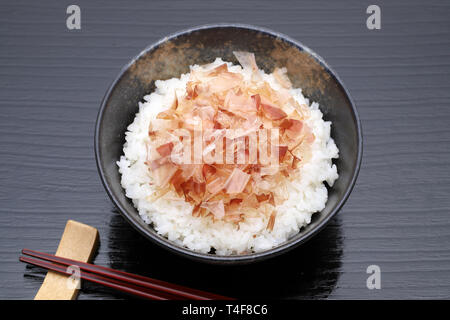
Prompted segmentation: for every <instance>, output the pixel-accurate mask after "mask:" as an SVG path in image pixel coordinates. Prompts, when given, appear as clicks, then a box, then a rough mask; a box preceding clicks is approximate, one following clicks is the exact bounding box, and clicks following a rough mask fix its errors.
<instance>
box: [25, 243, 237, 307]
mask: <svg viewBox="0 0 450 320" xmlns="http://www.w3.org/2000/svg"><path fill="white" fill-rule="evenodd" d="M22 254H24V255H26V256H31V257H33V258H30V257H25V256H21V257H20V258H19V261H21V262H25V263H29V264H32V265H35V266H38V267H42V268H45V269H48V270H52V271H55V272H58V273H61V274H65V275H72V272H71V270H70V269H68V267H69V266H78V267H79V269H80V278H81V279H83V280H87V281H91V282H95V283H97V284H101V285H104V286H106V287H109V288H112V289H116V290H119V291H122V292H125V293H128V294H132V295H136V296H139V297H141V298H146V299H151V300H185V299H189V300H232V298H229V297H224V296H221V295H217V294H213V293H209V292H205V291H200V290H196V289H191V288H187V287H183V286H180V285H176V284H172V283H168V282H164V281H161V280H156V279H152V278H147V277H143V276H139V275H135V274H132V273H128V272H123V271H118V270H114V269H110V268H106V267H102V266H97V265H95V264H90V263H85V262H81V261H76V260H72V259H67V258H61V257H57V256H55V255H52V254H48V253H44V252H39V251H34V250H29V249H23V250H22Z"/></svg>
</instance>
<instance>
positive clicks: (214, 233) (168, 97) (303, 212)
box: [117, 58, 339, 255]
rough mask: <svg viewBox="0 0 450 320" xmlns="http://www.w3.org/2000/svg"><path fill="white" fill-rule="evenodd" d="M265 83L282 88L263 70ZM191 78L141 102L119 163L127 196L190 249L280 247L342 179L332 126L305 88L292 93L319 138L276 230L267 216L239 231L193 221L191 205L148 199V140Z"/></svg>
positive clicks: (223, 251)
mask: <svg viewBox="0 0 450 320" xmlns="http://www.w3.org/2000/svg"><path fill="white" fill-rule="evenodd" d="M223 63H224V61H222V59H220V58H217V59H216V60H215V61H214V63H212V64H210V65H208V66H205V67H203V68H205V69H206V68H208V69H209V68H214V67H216V66H218V65H220V64H223ZM227 64H228V69H229V71H231V72H239V73H241V74H242V75H243V76H244V78H245V79H249V78H250V74H249V73H248V72H247V70H244V69H242V68H241V67H240V66H236V65H232V64H231V63H229V62H228V63H227ZM197 68H202V67H201V66H197V65H194V66H191V69H197ZM259 72H260V73H261V75H262V77H263V79H264V80H265V81H267V82H269V84H270V85H271V86H272V88H273V89H275V90H277V89H278V88H279V87H278V84H277V82H276V81H275V79H274V77H273V76H272V75H268V74H266V73H264V71H262V70H260V71H259ZM188 79H189V74H183V75H181V77H180V78H178V79H177V78H172V79H169V80H165V81H160V80H158V81H156V82H155V85H156V90H155V92H153V93H152V94H150V95H147V96H145V97H144V100H145V102H143V103H139V112H138V113H137V114H136V117H135V119H134V121H133V123H132V124H130V125H129V126H128V131H127V132H126V142H125V144H124V148H123V151H124V155H123V156H122V157H121V158H120V161H118V162H117V165H118V166H119V172H120V173H121V174H122V181H121V183H122V187H123V188H124V189H125V191H126V196H127V197H128V198H130V199H131V200H132V201H133V204H134V206H135V207H136V208H137V210H138V212H139V215H140V216H141V218H142V219H143V220H144V221H145V222H146V223H148V224H153V227H154V229H155V230H156V231H157V232H158V233H159V234H161V235H163V236H165V237H167V238H168V239H169V240H170V241H174V242H176V243H178V244H180V245H182V246H185V247H187V248H189V249H191V250H194V251H198V252H203V253H207V252H210V250H211V249H212V248H214V249H215V250H216V254H219V255H231V254H239V253H242V252H258V251H263V250H267V249H270V248H272V247H275V246H277V245H279V244H281V243H283V242H284V241H286V240H287V239H289V238H290V237H292V236H293V235H295V234H297V233H298V232H299V231H300V229H301V228H302V227H303V226H305V225H307V224H308V223H310V222H311V216H312V214H313V213H314V212H318V211H320V210H322V209H323V208H324V207H325V204H326V201H327V198H328V193H327V189H326V187H325V185H324V183H323V182H324V181H326V182H327V183H328V185H330V186H332V185H333V183H334V181H335V180H336V179H337V178H338V173H337V168H336V166H335V165H334V164H332V158H337V157H338V152H339V150H338V148H337V147H336V144H335V143H334V141H333V139H332V138H331V137H330V127H331V122H329V121H324V120H323V119H322V112H321V111H320V110H319V105H318V104H317V103H315V102H313V103H311V105H310V104H309V101H308V99H306V98H305V97H304V96H303V95H302V91H301V89H291V94H292V95H293V97H294V98H295V99H296V100H297V102H298V103H300V104H306V105H308V106H309V108H310V110H311V114H310V117H309V118H308V119H306V123H307V124H308V126H309V127H311V128H312V130H313V133H314V136H315V140H314V142H313V145H312V158H311V160H310V161H309V162H308V163H305V164H304V165H303V167H302V168H301V170H302V171H301V178H300V179H299V180H296V181H293V182H290V183H289V184H288V190H289V199H288V200H287V201H285V202H284V203H283V204H282V205H279V206H278V207H277V216H276V219H275V225H274V228H273V230H272V231H268V230H267V229H266V226H267V222H268V221H267V220H268V219H267V218H266V217H263V215H261V217H258V218H247V219H246V220H245V221H244V222H241V223H240V224H239V228H238V227H237V226H236V225H235V224H233V223H229V222H224V221H213V220H212V219H211V218H210V217H206V218H198V217H193V216H192V215H191V213H192V205H191V204H189V203H187V202H184V201H180V200H175V199H176V197H175V196H174V197H173V198H172V200H169V199H166V198H164V197H163V198H160V199H158V200H156V201H153V202H152V201H149V200H148V197H149V195H151V194H153V193H154V191H155V190H154V187H153V186H151V185H150V184H149V183H150V182H151V177H150V176H149V174H148V169H147V166H146V165H145V164H144V162H145V161H146V156H147V152H146V143H147V142H148V127H149V123H150V121H151V120H152V119H155V118H156V116H157V114H158V113H159V112H161V111H163V110H166V109H168V108H169V107H170V106H171V105H172V103H173V100H174V97H175V91H177V92H178V93H179V94H184V93H185V88H186V83H187V81H188Z"/></svg>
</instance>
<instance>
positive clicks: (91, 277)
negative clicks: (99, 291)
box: [19, 257, 168, 300]
mask: <svg viewBox="0 0 450 320" xmlns="http://www.w3.org/2000/svg"><path fill="white" fill-rule="evenodd" d="M19 260H20V261H21V262H25V263H29V264H32V265H35V266H38V267H41V268H45V269H48V270H52V271H55V272H58V273H62V274H65V275H71V274H72V273H70V272H68V271H67V268H66V267H63V266H61V265H58V264H55V263H52V262H47V261H43V260H39V259H35V258H29V257H20V258H19ZM80 278H81V279H83V280H87V281H91V282H94V283H97V284H101V285H103V286H105V287H109V288H112V289H116V290H118V291H122V292H125V293H129V294H133V295H136V296H139V297H142V298H146V299H151V300H168V298H166V297H164V296H163V295H159V294H152V293H150V292H146V291H145V290H142V288H138V287H132V286H128V284H126V283H120V282H117V283H114V282H112V281H110V279H108V278H105V277H101V276H97V275H95V274H89V273H86V272H80Z"/></svg>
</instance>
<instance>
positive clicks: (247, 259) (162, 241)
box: [94, 23, 363, 264]
mask: <svg viewBox="0 0 450 320" xmlns="http://www.w3.org/2000/svg"><path fill="white" fill-rule="evenodd" d="M214 28H237V29H247V30H251V31H256V32H263V33H266V34H268V35H269V36H272V37H275V38H280V39H281V40H282V41H284V42H287V43H289V44H290V45H293V46H295V47H297V48H298V49H300V50H302V51H305V52H307V53H308V54H309V55H311V56H312V57H313V58H314V59H315V60H316V61H317V62H318V63H320V64H321V66H322V67H323V68H324V69H325V70H326V71H327V72H328V73H329V74H330V76H331V77H333V78H334V79H335V81H336V82H337V83H338V84H339V85H340V86H341V88H342V89H343V91H344V93H345V94H346V96H347V98H348V100H349V102H350V106H351V109H352V113H353V121H354V123H355V125H356V129H357V140H358V143H357V160H356V167H355V170H354V171H353V175H352V178H351V180H350V184H349V185H348V187H347V188H346V190H345V192H344V195H343V196H342V198H341V199H340V200H339V201H338V203H337V205H336V206H335V208H334V209H333V210H332V211H331V212H330V213H329V214H328V215H327V216H326V217H325V218H324V219H323V220H322V221H321V222H320V223H319V224H318V225H317V226H316V227H315V228H313V229H311V230H310V231H309V232H307V233H305V234H303V235H301V236H300V237H299V238H298V239H296V240H295V241H291V242H289V241H286V242H284V243H282V244H280V245H278V246H276V247H274V248H271V249H268V250H264V251H261V252H255V253H250V254H244V255H231V256H225V255H215V254H208V253H200V252H196V251H193V250H190V249H188V248H184V247H182V246H180V245H178V244H176V243H174V242H172V241H170V240H168V239H166V238H165V237H161V238H158V237H157V236H156V235H154V234H152V233H151V232H149V231H148V230H147V229H146V228H144V227H143V226H141V225H139V224H137V223H135V221H134V220H133V217H132V214H131V213H129V212H128V211H127V210H126V209H125V208H124V207H123V206H122V205H121V204H120V202H119V201H118V199H116V197H115V195H114V193H113V191H112V190H111V188H110V186H109V185H108V182H107V180H106V174H105V172H104V171H103V168H102V166H101V159H100V148H99V134H100V127H101V124H102V121H103V113H104V111H105V108H106V104H107V100H108V99H109V97H110V95H111V93H112V91H113V90H114V88H115V86H116V85H117V83H118V82H119V81H120V80H121V79H122V78H123V76H124V74H125V73H126V72H127V70H128V69H129V68H130V67H131V66H132V65H133V64H134V63H135V62H136V61H137V60H138V59H140V58H141V57H142V56H144V55H145V54H147V53H148V52H150V51H152V50H154V49H156V48H157V47H158V46H160V45H161V44H163V43H165V42H167V41H170V40H172V39H175V38H177V37H179V36H182V35H188V34H190V33H192V32H195V31H201V30H205V29H214ZM94 151H95V160H96V165H97V170H98V172H99V175H100V179H101V181H102V184H103V187H104V188H105V190H106V193H107V194H108V196H109V198H110V199H111V201H112V202H113V203H114V205H115V206H116V208H118V209H119V212H120V213H121V215H122V216H123V217H124V218H125V220H127V221H128V223H130V224H131V225H132V226H133V227H134V228H135V229H136V230H137V231H138V232H140V233H141V234H142V235H143V236H144V237H146V238H147V239H150V240H151V241H153V242H154V243H156V244H157V245H159V246H161V247H163V248H165V249H168V250H169V251H172V252H174V253H177V254H179V255H182V256H184V257H187V258H190V259H193V260H195V261H201V262H207V263H213V264H247V263H252V262H256V261H262V260H265V259H268V258H272V257H275V256H278V255H280V254H282V253H285V252H288V251H290V250H292V249H294V248H296V247H298V246H299V245H301V244H303V243H305V242H307V241H308V240H310V239H311V238H313V237H314V236H315V235H316V234H318V233H319V232H320V231H321V230H322V229H323V228H324V227H325V226H326V225H327V224H328V223H329V221H330V220H331V219H332V218H333V217H334V216H335V215H336V214H337V213H338V212H339V211H340V209H341V208H342V207H343V205H344V204H345V202H346V201H347V200H348V198H349V196H350V193H351V192H352V190H353V188H354V186H355V183H356V180H357V177H358V174H359V171H360V168H361V162H362V156H363V136H362V127H361V121H360V119H359V115H358V111H357V110H356V107H355V103H354V101H353V99H352V97H351V95H350V93H349V92H348V90H347V88H346V87H345V85H344V83H343V82H342V80H341V79H340V78H339V76H338V75H337V73H336V72H335V71H334V70H333V69H332V68H331V67H330V66H328V64H327V63H326V62H325V60H324V59H323V58H322V57H321V56H319V55H318V54H317V53H315V52H314V51H312V50H311V49H310V48H309V47H307V46H305V45H303V44H302V43H301V42H300V41H297V40H295V39H293V38H291V37H289V36H287V35H285V34H282V33H279V32H276V31H273V30H270V29H267V28H264V27H259V26H254V25H249V24H240V23H215V24H205V25H200V26H195V27H191V28H187V29H183V30H180V31H177V32H174V33H172V34H170V35H169V36H166V37H164V38H161V39H160V40H158V41H156V42H154V43H152V44H151V45H149V46H147V47H146V48H144V49H143V50H142V51H141V52H140V53H139V54H138V55H136V56H135V57H133V58H132V59H131V60H130V61H129V62H128V63H127V64H126V65H125V66H124V67H122V68H121V70H120V72H119V74H118V75H117V76H116V78H115V79H114V80H113V81H112V83H111V84H110V86H109V87H108V90H107V91H106V93H105V95H104V97H103V99H102V102H101V104H100V109H99V111H98V114H97V119H96V123H95V134H94Z"/></svg>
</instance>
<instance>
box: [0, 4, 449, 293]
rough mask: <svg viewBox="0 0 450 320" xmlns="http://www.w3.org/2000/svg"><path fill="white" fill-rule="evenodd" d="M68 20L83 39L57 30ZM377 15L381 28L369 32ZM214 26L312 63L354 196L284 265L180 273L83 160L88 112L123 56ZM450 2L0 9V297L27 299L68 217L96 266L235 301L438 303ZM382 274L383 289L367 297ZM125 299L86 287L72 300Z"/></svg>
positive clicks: (443, 279)
mask: <svg viewBox="0 0 450 320" xmlns="http://www.w3.org/2000/svg"><path fill="white" fill-rule="evenodd" d="M69 4H78V5H79V6H80V7H81V16H82V29H81V30H80V31H69V30H67V28H66V22H65V20H66V8H67V6H68V5H69ZM369 4H378V5H379V6H380V7H381V10H382V29H381V30H378V31H370V30H368V29H367V28H366V24H365V21H366V18H367V14H366V12H365V11H366V8H367V6H368V5H369ZM216 22H240V23H247V24H254V25H257V26H263V27H267V28H271V29H273V30H275V31H278V32H281V33H285V34H287V35H289V36H291V37H293V38H295V39H298V40H300V41H301V42H303V43H304V44H305V45H307V46H309V47H310V48H312V49H313V50H314V51H316V52H317V53H318V54H319V55H321V56H322V57H323V58H324V59H325V60H326V61H327V62H328V63H329V64H330V65H331V66H332V67H333V68H334V69H335V70H336V71H337V73H338V74H339V75H340V77H341V78H342V79H343V81H344V83H345V84H346V85H347V87H348V89H349V91H350V93H351V94H352V96H353V98H354V100H355V102H356V105H357V108H358V111H359V114H360V117H361V121H362V126H363V133H364V159H363V163H362V168H361V172H360V175H359V179H358V182H357V185H356V187H355V189H354V191H353V193H352V195H351V197H350V199H349V201H348V202H347V204H346V205H345V207H344V208H343V210H342V211H341V212H340V213H339V214H338V216H337V218H336V219H335V220H334V221H333V222H332V223H331V224H330V225H329V226H328V227H327V228H326V229H325V230H324V231H323V232H322V233H321V234H320V235H318V236H317V237H316V238H315V239H314V240H313V241H311V242H310V243H307V244H306V245H305V246H303V247H301V248H299V249H297V250H294V251H293V252H292V253H290V254H288V255H286V256H284V257H281V258H279V259H275V260H272V261H268V262H266V263H262V264H259V265H254V266H248V267H243V268H231V267H230V268H223V267H222V268H221V267H213V266H208V265H201V264H197V263H193V262H190V261H186V260H184V259H181V258H178V257H175V256H173V255H172V254H169V253H167V252H165V251H164V250H162V249H159V248H156V247H155V246H154V245H152V244H151V243H149V242H148V241H147V240H145V239H144V238H142V237H141V236H140V235H138V234H137V232H135V231H134V229H132V228H131V227H130V226H129V225H128V224H127V223H126V222H125V221H124V220H123V219H122V218H121V216H120V215H119V214H118V212H117V210H116V209H115V208H114V206H113V205H112V203H111V202H110V200H109V199H108V197H107V195H106V193H105V192H104V189H103V186H102V185H101V182H100V179H99V177H98V174H97V169H96V165H95V160H94V152H93V136H94V123H95V118H96V115H97V111H98V107H99V104H100V101H101V99H102V97H103V95H104V93H105V91H106V89H107V88H108V86H109V84H110V83H111V81H112V80H113V79H114V78H115V76H116V75H117V74H118V72H119V70H120V68H121V67H122V66H123V65H125V64H126V63H127V62H128V61H129V59H130V58H131V57H133V56H135V55H136V54H137V53H138V52H140V51H141V50H142V49H143V48H144V47H146V46H147V45H149V44H151V43H152V42H154V41H156V40H158V39H160V38H162V37H164V36H166V35H168V34H170V33H173V32H175V31H178V30H181V29H184V28H187V27H192V26H196V25H201V24H206V23H216ZM449 75H450V2H448V1H407V0H401V1H379V0H377V1H372V0H371V1H367V0H362V1H359V0H355V1H329V2H328V1H327V2H325V1H302V0H295V1H294V0H293V1H256V0H254V1H248V0H241V1H223V0H220V1H215V0H210V1H199V0H194V1H188V0H177V1H162V0H158V1H121V2H119V1H85V0H83V1H82V0H77V1H66V0H59V1H39V2H38V1H31V0H29V1H23V0H19V1H2V2H1V4H0V152H1V156H0V204H1V205H0V298H3V299H31V298H33V296H34V294H35V292H36V291H37V289H38V288H39V286H40V284H41V282H42V279H43V277H44V274H45V273H44V272H43V271H42V270H41V269H39V268H33V267H27V266H26V265H24V264H21V263H19V262H18V257H19V253H20V250H21V249H22V248H31V249H37V250H42V251H46V252H54V251H55V250H56V246H57V244H58V239H59V238H60V236H61V233H62V231H63V228H64V225H65V222H66V221H67V219H75V220H78V221H81V222H84V223H87V224H90V225H92V226H94V227H96V228H98V229H99V231H100V235H101V247H100V249H99V253H98V255H97V257H96V259H95V263H97V264H101V265H105V266H110V267H113V268H118V269H122V270H126V271H130V272H136V273H140V274H144V275H148V276H152V277H156V278H160V279H163V280H168V281H172V282H178V283H181V284H185V285H189V286H194V287H197V288H201V289H207V290H210V291H215V292H217V293H222V294H228V295H231V296H235V297H269V298H270V297H272V298H312V299H323V298H331V299H362V298H363V299H371V298H383V299H400V298H402V299H404V298H446V299H448V298H450V216H449V214H450V212H449V211H450V195H449V193H450V192H449V191H450V174H449V173H450V147H449V143H450V129H449V123H450V106H449V102H450V78H449ZM372 264H376V265H379V266H380V268H381V272H382V275H381V276H382V279H381V280H382V289H381V290H368V289H367V287H366V279H367V277H368V275H367V274H366V268H367V266H369V265H372ZM93 298H107V299H116V298H118V299H122V298H128V297H127V296H123V295H121V294H117V293H115V292H112V291H109V290H107V289H103V288H101V287H97V286H95V285H85V287H84V289H83V291H82V293H81V294H80V299H93Z"/></svg>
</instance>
